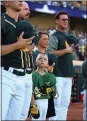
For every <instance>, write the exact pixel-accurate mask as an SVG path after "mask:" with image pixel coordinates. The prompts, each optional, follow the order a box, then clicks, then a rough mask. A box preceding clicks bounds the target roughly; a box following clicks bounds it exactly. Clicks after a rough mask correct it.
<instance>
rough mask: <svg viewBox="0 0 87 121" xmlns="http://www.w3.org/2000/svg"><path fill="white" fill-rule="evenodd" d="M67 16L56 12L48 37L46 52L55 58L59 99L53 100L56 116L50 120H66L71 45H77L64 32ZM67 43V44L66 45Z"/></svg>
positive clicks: (69, 83) (71, 36)
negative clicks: (54, 24)
mask: <svg viewBox="0 0 87 121" xmlns="http://www.w3.org/2000/svg"><path fill="white" fill-rule="evenodd" d="M68 21H69V18H68V14H67V13H66V12H64V11H61V12H58V13H57V14H56V16H55V22H56V29H55V30H54V31H53V32H51V33H50V35H49V43H48V51H50V52H51V53H53V54H55V55H56V56H57V63H56V66H55V68H54V74H55V76H56V80H57V84H56V88H57V90H58V93H59V98H57V99H54V105H55V112H56V116H55V117H52V118H51V120H66V119H67V111H68V106H69V102H70V97H71V89H72V77H73V74H74V72H73V70H74V69H73V62H72V53H73V48H72V47H71V45H72V44H74V45H75V44H77V43H78V41H77V39H76V38H75V37H74V36H73V35H70V34H69V33H67V32H66V29H67V27H68ZM67 43H68V44H67Z"/></svg>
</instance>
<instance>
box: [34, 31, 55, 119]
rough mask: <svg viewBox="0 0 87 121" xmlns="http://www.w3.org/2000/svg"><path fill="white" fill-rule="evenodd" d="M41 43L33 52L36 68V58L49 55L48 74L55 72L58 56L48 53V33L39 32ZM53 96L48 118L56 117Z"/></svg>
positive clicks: (50, 101) (50, 100) (39, 42)
mask: <svg viewBox="0 0 87 121" xmlns="http://www.w3.org/2000/svg"><path fill="white" fill-rule="evenodd" d="M38 36H39V41H38V44H37V46H36V47H35V48H34V50H33V58H34V59H33V60H34V65H35V66H34V67H36V63H35V60H36V57H37V56H38V54H39V53H46V54H47V55H48V64H49V65H47V67H46V70H48V72H53V68H54V64H55V63H56V60H57V59H56V56H55V55H54V54H51V53H48V52H47V46H48V38H49V35H48V33H46V32H39V33H38ZM53 98H54V97H53V96H51V98H50V99H49V101H48V111H47V116H46V118H49V117H52V116H55V109H54V101H53Z"/></svg>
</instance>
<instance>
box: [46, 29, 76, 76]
mask: <svg viewBox="0 0 87 121" xmlns="http://www.w3.org/2000/svg"><path fill="white" fill-rule="evenodd" d="M66 42H67V43H68V44H69V45H70V44H74V45H76V44H77V43H78V40H77V39H76V38H75V37H74V36H73V35H71V34H68V33H64V32H59V31H56V30H55V31H53V33H51V34H50V36H49V44H48V51H53V50H63V49H65V48H66ZM72 60H73V56H72V54H69V53H67V54H65V55H63V56H59V57H57V63H56V66H55V68H54V74H55V76H58V77H73V74H74V68H73V62H72Z"/></svg>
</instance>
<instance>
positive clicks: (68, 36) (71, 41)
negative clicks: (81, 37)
mask: <svg viewBox="0 0 87 121" xmlns="http://www.w3.org/2000/svg"><path fill="white" fill-rule="evenodd" d="M65 36H66V40H67V42H68V43H69V44H75V45H76V44H77V43H78V39H77V38H76V37H75V36H74V35H72V34H66V35H65Z"/></svg>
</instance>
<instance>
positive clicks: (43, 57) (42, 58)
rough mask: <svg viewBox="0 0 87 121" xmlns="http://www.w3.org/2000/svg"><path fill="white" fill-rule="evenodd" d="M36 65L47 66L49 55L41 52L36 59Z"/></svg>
mask: <svg viewBox="0 0 87 121" xmlns="http://www.w3.org/2000/svg"><path fill="white" fill-rule="evenodd" d="M36 65H37V67H42V68H45V67H46V66H47V65H48V57H47V55H44V54H39V56H38V57H37V59H36Z"/></svg>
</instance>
